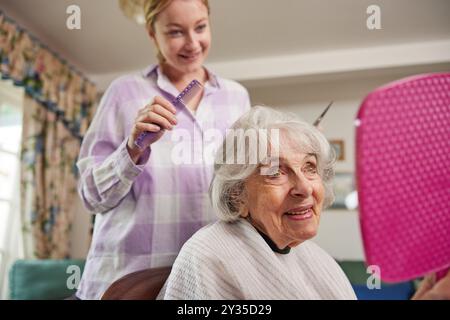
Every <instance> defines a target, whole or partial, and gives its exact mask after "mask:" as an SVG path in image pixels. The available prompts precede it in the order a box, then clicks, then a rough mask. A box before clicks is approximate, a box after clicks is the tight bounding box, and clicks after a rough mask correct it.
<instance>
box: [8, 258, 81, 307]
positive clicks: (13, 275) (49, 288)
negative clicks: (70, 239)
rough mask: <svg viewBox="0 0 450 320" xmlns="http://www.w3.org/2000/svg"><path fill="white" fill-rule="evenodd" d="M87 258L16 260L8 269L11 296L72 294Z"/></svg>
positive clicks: (48, 297)
mask: <svg viewBox="0 0 450 320" xmlns="http://www.w3.org/2000/svg"><path fill="white" fill-rule="evenodd" d="M84 263H85V261H84V260H17V261H16V262H15V263H14V264H13V266H12V267H11V269H10V270H9V299H11V300H62V299H65V298H68V297H70V296H73V294H74V293H75V291H76V289H75V288H76V286H77V284H78V281H79V279H80V277H81V274H82V273H83V270H84Z"/></svg>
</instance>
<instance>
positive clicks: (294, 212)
mask: <svg viewBox="0 0 450 320" xmlns="http://www.w3.org/2000/svg"><path fill="white" fill-rule="evenodd" d="M309 210H310V209H305V210H303V211H288V212H286V213H287V214H290V215H304V214H307V213H308V212H309Z"/></svg>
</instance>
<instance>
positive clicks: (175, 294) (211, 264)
mask: <svg viewBox="0 0 450 320" xmlns="http://www.w3.org/2000/svg"><path fill="white" fill-rule="evenodd" d="M158 299H186V300H195V299H356V296H355V293H354V291H353V289H352V287H351V285H350V282H349V281H348V279H347V277H346V276H345V274H344V272H343V271H342V269H341V268H340V267H339V265H338V264H337V263H336V261H334V259H333V258H332V257H331V256H329V255H328V254H327V253H326V252H325V251H323V250H322V249H321V248H320V247H319V246H317V245H316V244H314V243H313V242H311V241H305V242H303V243H302V244H300V245H299V246H297V247H295V248H292V249H291V251H290V253H288V254H279V253H276V252H274V251H272V249H271V248H270V247H269V245H268V244H267V243H266V242H265V240H264V239H263V238H262V237H261V235H260V234H259V233H258V232H257V231H256V229H255V228H254V227H253V226H252V225H251V224H250V223H249V222H248V221H246V220H244V219H240V220H239V221H237V222H234V223H226V222H221V221H220V222H216V223H213V224H210V225H208V226H206V227H204V228H202V229H201V230H199V231H198V232H197V233H196V234H194V236H193V237H192V238H191V239H189V240H188V241H187V242H186V243H185V245H184V246H183V248H182V249H181V251H180V254H179V255H178V257H177V259H176V260H175V263H174V265H173V268H172V272H171V274H170V276H169V278H168V279H167V282H166V283H165V285H164V287H163V289H162V290H161V292H160V293H159V296H158Z"/></svg>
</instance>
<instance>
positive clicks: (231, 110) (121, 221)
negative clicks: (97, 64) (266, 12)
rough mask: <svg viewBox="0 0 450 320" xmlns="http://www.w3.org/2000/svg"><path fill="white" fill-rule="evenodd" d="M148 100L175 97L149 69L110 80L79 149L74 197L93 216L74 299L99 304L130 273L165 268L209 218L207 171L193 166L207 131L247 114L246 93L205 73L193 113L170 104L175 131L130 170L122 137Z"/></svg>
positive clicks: (207, 165)
mask: <svg viewBox="0 0 450 320" xmlns="http://www.w3.org/2000/svg"><path fill="white" fill-rule="evenodd" d="M156 95H160V96H163V97H165V98H166V99H168V100H169V101H171V100H172V99H173V98H174V97H175V96H177V95H178V90H177V89H176V88H175V87H174V86H173V85H172V84H171V83H170V81H169V80H168V78H167V77H166V76H165V75H164V74H162V73H161V71H160V68H159V67H158V66H156V65H154V66H150V67H149V68H147V69H146V70H145V71H144V72H143V73H142V74H136V75H128V76H124V77H121V78H119V79H117V80H115V81H114V82H113V83H112V84H111V86H110V87H109V88H108V90H107V91H106V92H105V94H104V96H103V98H102V100H101V102H100V105H99V107H98V110H97V113H96V115H95V117H94V120H93V122H92V124H91V126H90V128H89V130H88V132H87V133H86V136H85V138H84V141H83V144H82V146H81V151H80V156H79V160H78V163H77V166H78V168H79V170H80V175H81V177H80V181H79V185H78V191H79V193H80V195H81V198H82V199H83V202H84V205H85V207H86V208H87V209H88V210H89V211H90V212H91V213H94V214H97V215H96V220H95V228H94V235H93V239H92V244H91V248H90V251H89V254H88V257H87V261H86V266H85V269H84V273H83V277H82V280H81V283H80V285H79V288H78V291H77V296H78V297H79V298H80V299H99V298H101V296H102V294H103V293H104V291H105V290H106V289H107V288H108V287H109V285H111V283H112V282H114V281H115V280H117V279H118V278H121V277H122V276H124V275H126V274H129V273H131V272H134V271H138V270H142V269H146V268H155V267H160V266H168V265H171V264H172V263H173V262H174V260H175V258H176V256H177V254H178V252H179V250H180V249H181V247H182V245H183V244H184V243H185V242H186V240H188V239H189V238H190V237H191V236H192V235H193V234H194V233H195V232H196V231H197V230H198V229H200V228H201V227H202V226H204V225H206V224H208V223H209V222H211V221H213V220H215V216H214V213H213V212H212V208H211V204H210V202H209V198H208V189H209V183H210V181H211V178H212V173H213V165H212V164H211V163H210V162H201V161H200V162H199V161H197V160H198V159H202V158H198V156H201V155H202V153H201V152H202V150H204V145H205V141H204V140H205V138H204V137H205V133H206V132H208V130H209V132H211V129H216V130H215V131H216V132H217V131H218V132H220V133H221V134H222V135H224V134H225V130H226V129H227V128H229V127H230V126H231V125H232V124H233V122H234V121H235V120H237V118H239V116H240V115H242V114H243V113H244V112H246V111H247V110H248V109H249V108H250V100H249V96H248V93H247V91H246V90H245V89H244V88H243V87H242V86H241V85H239V84H238V83H236V82H234V81H230V80H226V79H222V78H219V77H217V76H215V75H213V74H212V73H210V72H209V81H208V83H206V84H205V90H204V95H203V98H202V100H201V102H200V105H199V107H198V109H197V112H196V114H195V115H194V114H192V113H191V112H190V111H189V110H188V109H187V108H185V107H179V106H178V107H177V119H178V125H177V126H176V127H175V129H174V130H173V131H170V132H166V133H165V134H164V136H163V137H162V139H161V140H159V141H157V142H156V143H154V144H152V146H151V150H150V148H149V149H147V151H146V152H145V154H144V156H142V157H141V159H140V160H139V163H138V164H134V163H133V161H132V160H131V159H130V157H129V154H128V152H127V149H126V143H127V139H128V136H129V133H130V132H131V127H132V125H133V123H134V119H135V117H136V115H137V112H138V110H139V109H141V108H142V107H143V106H145V105H146V104H148V103H149V102H151V100H152V98H153V97H154V96H156ZM180 129H181V130H180ZM180 132H181V133H188V134H187V135H186V134H184V136H183V138H184V139H183V140H179V139H180V137H179V136H178V137H176V136H174V134H178V135H179V134H180ZM177 139H178V140H177ZM180 141H182V143H181V144H180ZM180 146H182V147H183V148H182V149H183V151H184V155H186V153H190V154H191V155H192V157H188V158H187V159H191V160H192V161H184V162H183V161H179V160H175V161H174V159H178V158H177V155H179V154H180V152H178V153H177V152H175V153H174V147H175V148H180ZM186 150H187V151H186ZM178 151H180V150H178ZM174 155H175V158H174ZM185 158H186V157H185ZM196 159H197V160H196ZM180 162H181V163H180Z"/></svg>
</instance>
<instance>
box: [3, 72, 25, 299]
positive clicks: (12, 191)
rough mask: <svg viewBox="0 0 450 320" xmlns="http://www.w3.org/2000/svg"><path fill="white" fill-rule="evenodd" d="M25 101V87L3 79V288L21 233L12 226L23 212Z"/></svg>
mask: <svg viewBox="0 0 450 320" xmlns="http://www.w3.org/2000/svg"><path fill="white" fill-rule="evenodd" d="M22 103H23V89H22V88H17V87H14V86H13V84H12V83H11V82H7V81H0V289H2V284H3V282H4V281H3V280H4V279H5V277H6V276H7V275H6V274H5V273H6V264H7V260H8V259H9V258H10V257H11V256H15V253H14V252H11V247H10V246H11V236H12V235H13V234H14V233H17V232H20V229H19V230H11V229H12V226H13V225H14V226H16V228H17V225H18V224H17V219H18V218H19V216H18V215H19V214H20V211H19V207H18V206H19V201H20V196H19V190H20V188H19V185H20V181H19V179H20V146H21V137H22ZM16 249H17V247H16ZM1 295H2V294H1V292H0V296H1Z"/></svg>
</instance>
